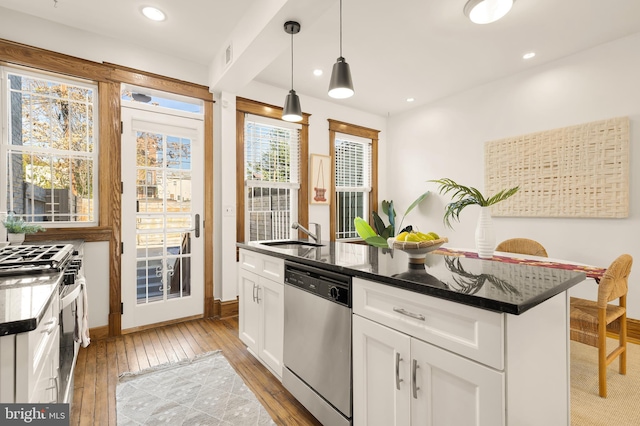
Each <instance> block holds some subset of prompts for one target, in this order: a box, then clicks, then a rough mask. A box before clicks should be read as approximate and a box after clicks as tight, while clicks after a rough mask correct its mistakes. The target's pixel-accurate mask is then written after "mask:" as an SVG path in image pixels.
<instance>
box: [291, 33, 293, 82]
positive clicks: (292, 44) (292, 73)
mask: <svg viewBox="0 0 640 426" xmlns="http://www.w3.org/2000/svg"><path fill="white" fill-rule="evenodd" d="M291 90H293V33H291Z"/></svg>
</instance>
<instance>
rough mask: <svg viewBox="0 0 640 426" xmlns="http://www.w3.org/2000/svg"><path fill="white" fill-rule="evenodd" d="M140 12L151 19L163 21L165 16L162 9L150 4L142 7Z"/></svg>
mask: <svg viewBox="0 0 640 426" xmlns="http://www.w3.org/2000/svg"><path fill="white" fill-rule="evenodd" d="M142 14H143V15H144V16H146V17H147V18H149V19H151V20H152V21H164V20H165V19H166V18H167V16H166V15H165V14H164V12H163V11H161V10H160V9H157V8H155V7H151V6H146V7H143V8H142Z"/></svg>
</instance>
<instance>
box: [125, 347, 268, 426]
mask: <svg viewBox="0 0 640 426" xmlns="http://www.w3.org/2000/svg"><path fill="white" fill-rule="evenodd" d="M116 410H117V419H118V425H119V426H126V425H162V424H167V425H172V426H173V425H185V426H187V425H188V426H196V425H207V426H210V425H211V426H228V425H273V424H275V423H274V422H273V420H272V419H271V417H270V416H269V414H268V413H267V411H266V410H265V409H264V407H263V406H262V405H261V404H260V402H259V401H258V400H257V398H256V396H255V395H254V394H253V393H252V392H251V390H250V389H249V388H247V386H246V385H245V384H244V382H243V381H242V379H241V378H240V376H238V374H237V373H236V372H235V370H234V369H233V367H231V365H230V364H229V362H228V361H227V359H226V358H225V357H224V355H223V354H222V352H220V351H215V352H208V353H205V354H201V355H199V356H198V357H196V358H194V359H189V360H185V361H181V362H178V363H170V364H163V365H160V366H156V367H152V368H149V369H146V370H143V371H140V372H137V373H124V374H122V375H120V378H119V383H118V386H117V387H116Z"/></svg>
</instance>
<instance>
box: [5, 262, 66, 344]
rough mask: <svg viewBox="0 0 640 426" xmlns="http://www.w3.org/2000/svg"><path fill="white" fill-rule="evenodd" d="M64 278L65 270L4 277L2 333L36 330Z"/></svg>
mask: <svg viewBox="0 0 640 426" xmlns="http://www.w3.org/2000/svg"><path fill="white" fill-rule="evenodd" d="M61 280H62V274H61V273H54V274H38V275H21V276H14V277H3V278H0V336H6V335H7V334H17V333H24V332H26V331H31V330H35V329H36V328H37V327H38V324H39V323H40V320H41V319H42V316H43V315H44V313H45V312H46V310H47V308H48V307H49V304H50V303H51V300H52V299H53V296H54V295H55V294H56V292H57V291H58V286H59V285H60V281H61Z"/></svg>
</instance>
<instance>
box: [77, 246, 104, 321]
mask: <svg viewBox="0 0 640 426" xmlns="http://www.w3.org/2000/svg"><path fill="white" fill-rule="evenodd" d="M83 263H84V276H85V277H86V278H87V300H88V301H89V310H88V317H89V328H94V327H101V326H105V325H108V324H109V241H99V242H94V243H85V244H84V258H83Z"/></svg>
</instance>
